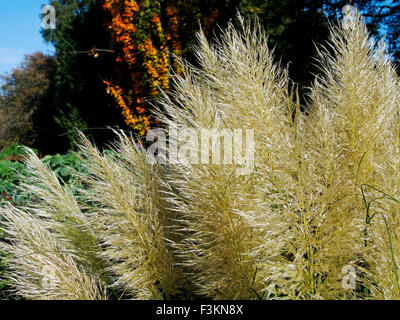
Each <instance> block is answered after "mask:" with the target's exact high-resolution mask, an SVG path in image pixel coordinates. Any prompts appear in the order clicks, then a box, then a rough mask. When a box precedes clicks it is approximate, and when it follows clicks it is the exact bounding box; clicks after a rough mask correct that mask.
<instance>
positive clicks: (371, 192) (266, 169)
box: [1, 7, 400, 299]
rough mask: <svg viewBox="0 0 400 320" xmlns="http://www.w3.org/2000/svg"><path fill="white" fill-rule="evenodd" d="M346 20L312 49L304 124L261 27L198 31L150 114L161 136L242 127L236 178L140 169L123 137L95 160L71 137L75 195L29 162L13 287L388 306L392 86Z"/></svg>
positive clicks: (355, 18)
mask: <svg viewBox="0 0 400 320" xmlns="http://www.w3.org/2000/svg"><path fill="white" fill-rule="evenodd" d="M347 9H348V11H347V15H346V16H345V19H344V21H343V22H342V23H341V25H340V26H338V27H332V30H331V36H330V44H329V50H328V49H322V50H321V51H320V58H319V63H320V67H321V69H322V71H323V73H324V75H323V76H321V77H317V78H316V79H315V82H314V85H313V88H312V91H311V94H310V105H309V113H308V114H307V115H304V114H302V113H300V111H299V109H300V105H299V103H298V96H297V97H296V94H295V93H294V92H292V91H291V90H289V88H290V86H289V77H288V72H287V70H286V69H282V68H281V67H279V66H278V65H276V64H275V63H274V59H273V54H272V52H271V51H270V50H269V48H268V44H267V38H266V36H265V34H264V33H263V31H262V29H261V28H260V27H259V26H258V25H256V26H255V27H254V28H252V27H250V26H249V25H246V24H244V23H242V27H241V28H242V29H241V31H240V32H238V31H236V30H235V28H234V27H233V25H229V27H228V28H227V30H225V32H224V35H223V37H222V38H221V39H220V40H219V41H217V42H216V43H214V44H210V43H209V42H208V41H207V39H206V37H205V35H204V33H202V32H200V34H199V36H198V38H199V45H198V47H197V49H196V55H197V57H198V59H199V66H200V67H199V68H196V67H193V66H191V65H189V64H182V65H181V67H182V70H183V73H182V74H183V76H177V77H176V78H175V82H174V85H175V88H176V89H175V91H174V92H173V93H172V96H168V95H164V96H163V98H162V99H161V100H160V101H159V111H157V115H158V116H159V118H160V121H161V123H163V125H165V126H166V127H169V128H170V129H171V128H174V129H180V128H190V129H193V130H200V129H219V130H222V129H237V128H244V129H253V130H254V149H255V150H254V151H255V161H254V163H248V164H247V165H248V167H247V169H248V170H249V172H248V173H249V174H247V175H243V174H242V173H243V172H241V171H238V170H237V169H240V166H237V165H206V164H194V163H190V162H176V161H173V159H170V160H168V162H167V165H161V164H151V163H149V161H148V158H147V154H146V152H145V150H144V149H143V147H141V146H138V145H136V143H134V142H133V141H132V139H131V138H130V137H128V136H127V135H124V134H122V133H119V134H118V139H117V142H116V143H115V147H114V150H115V151H114V152H112V153H109V152H108V153H103V152H100V151H99V150H98V149H97V148H96V147H94V146H93V144H92V143H90V142H89V140H88V139H86V138H85V137H84V136H83V135H82V136H81V141H80V151H81V155H82V161H83V162H82V164H83V166H84V167H85V170H86V172H83V173H82V174H81V175H80V179H81V181H82V183H83V184H84V186H85V187H84V188H82V189H81V190H80V191H79V192H77V193H75V195H74V192H73V191H72V190H71V188H67V187H66V186H65V185H63V184H62V183H60V181H59V179H58V178H57V176H56V175H55V174H54V172H53V171H52V170H50V168H49V167H48V166H46V165H45V164H44V163H43V162H42V161H40V160H39V158H38V157H37V156H36V155H35V154H34V153H33V152H29V157H28V159H27V162H26V163H27V170H28V171H29V173H30V176H29V177H28V178H27V179H25V181H24V182H23V184H22V187H23V188H24V190H25V191H27V192H29V193H30V194H32V195H34V197H35V201H29V202H28V203H26V205H25V207H24V208H16V207H13V206H10V205H8V206H5V207H3V209H2V210H1V213H2V214H3V216H4V217H5V219H6V220H5V233H6V237H5V238H6V240H7V241H8V242H2V243H1V248H2V250H4V252H6V253H7V254H8V255H9V262H10V263H9V264H8V268H9V272H10V273H12V275H13V277H12V285H13V286H14V287H15V289H16V290H17V292H18V293H19V294H20V295H22V296H24V297H25V298H28V299H106V298H113V297H115V296H117V295H116V291H117V292H118V293H123V294H119V295H118V297H120V298H133V299H163V298H165V299H169V298H187V297H190V298H194V297H206V298H210V299H357V298H358V299H359V298H363V299H369V298H375V299H398V298H399V297H400V285H399V278H398V271H399V270H398V268H399V267H398V263H399V261H398V259H399V257H400V234H399V230H400V228H399V227H400V226H399V218H398V212H399V208H400V200H399V199H400V189H399V186H400V183H399V182H400V180H399V179H400V178H399V172H400V170H399V169H400V168H399V160H398V159H399V153H400V135H399V132H400V129H399V128H400V117H399V112H398V106H399V102H400V95H399V85H400V82H399V78H398V76H397V74H396V72H395V69H394V67H393V64H392V62H391V60H390V56H389V55H388V53H387V52H386V51H385V49H384V47H383V45H382V44H379V45H376V44H375V42H374V41H373V39H371V38H369V35H368V32H367V30H366V27H365V25H364V23H363V20H362V18H361V17H360V16H359V15H358V13H357V12H355V11H354V10H353V9H351V7H347ZM239 20H240V19H239ZM177 104H178V105H179V106H181V108H177ZM170 142H172V143H176V144H177V145H178V147H179V148H180V147H188V146H187V144H186V141H182V140H178V141H175V140H173V137H172V136H171V137H170ZM192 148H193V149H189V151H191V152H198V151H199V150H198V148H197V147H196V146H195V145H192ZM76 194H79V197H76ZM349 270H350V274H348V273H349V272H348V271H349ZM346 276H353V277H355V279H356V281H355V286H354V287H353V286H350V287H349V286H346V285H345V284H346V283H343V279H344V278H345V277H346Z"/></svg>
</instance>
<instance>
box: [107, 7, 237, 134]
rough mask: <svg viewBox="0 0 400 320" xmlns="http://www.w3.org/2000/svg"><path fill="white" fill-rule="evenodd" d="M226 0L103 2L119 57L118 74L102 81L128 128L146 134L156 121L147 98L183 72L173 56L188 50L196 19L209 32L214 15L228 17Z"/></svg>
mask: <svg viewBox="0 0 400 320" xmlns="http://www.w3.org/2000/svg"><path fill="white" fill-rule="evenodd" d="M235 1H236V2H238V1H237V0H234V2H235ZM227 4H229V1H228V2H225V3H224V4H221V2H220V1H200V0H190V1H180V0H104V5H103V8H104V9H105V10H107V11H109V12H110V13H111V20H110V23H109V25H108V28H109V30H110V32H111V37H112V41H113V44H114V48H113V49H114V50H115V51H116V53H117V56H116V61H117V62H118V63H119V69H118V70H117V72H116V77H115V78H114V79H108V80H106V81H104V82H105V84H106V85H107V92H108V93H109V94H110V95H112V96H113V97H114V98H115V100H116V103H117V105H118V106H119V107H120V108H121V109H122V115H123V117H124V120H125V123H126V124H127V125H128V126H129V127H130V128H132V129H134V130H135V131H136V132H137V133H139V134H140V135H144V134H145V133H146V132H147V131H148V130H150V128H151V127H152V126H154V124H155V123H156V120H155V119H153V118H152V117H151V114H150V108H149V103H148V102H147V101H148V100H149V98H154V97H157V96H158V95H159V94H160V90H164V91H168V90H169V89H170V88H171V81H170V72H171V70H174V72H175V73H177V74H179V73H180V72H181V70H180V68H179V66H178V64H177V63H176V62H175V60H174V56H182V55H184V56H186V57H189V56H190V54H191V41H192V39H193V38H194V35H195V33H196V31H197V30H198V28H199V23H200V24H201V25H202V26H203V28H204V29H205V32H206V33H209V32H210V31H211V30H212V29H213V27H214V26H215V24H216V21H217V18H219V17H226V18H223V19H220V20H218V22H219V23H221V22H222V23H223V21H221V20H227V18H228V17H230V15H228V14H227V10H226V8H225V9H224V8H222V7H223V6H227ZM230 8H233V9H234V8H235V7H234V6H230ZM228 11H229V10H228ZM231 11H232V12H231V13H232V15H233V13H234V11H233V10H232V9H231ZM220 12H224V13H225V16H224V15H221V14H220Z"/></svg>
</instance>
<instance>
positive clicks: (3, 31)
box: [0, 0, 53, 74]
mask: <svg viewBox="0 0 400 320" xmlns="http://www.w3.org/2000/svg"><path fill="white" fill-rule="evenodd" d="M48 3H49V1H48V0H0V74H3V73H5V72H10V71H11V70H12V69H13V68H15V67H17V66H18V65H19V64H20V63H21V61H22V60H23V57H24V55H26V54H30V53H33V52H35V51H42V52H44V53H52V52H53V49H52V47H51V46H50V45H46V44H45V43H44V41H43V39H42V37H41V35H40V28H41V18H40V15H41V11H42V10H41V8H42V5H45V4H48Z"/></svg>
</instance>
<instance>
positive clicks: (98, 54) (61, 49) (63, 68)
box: [42, 0, 124, 147]
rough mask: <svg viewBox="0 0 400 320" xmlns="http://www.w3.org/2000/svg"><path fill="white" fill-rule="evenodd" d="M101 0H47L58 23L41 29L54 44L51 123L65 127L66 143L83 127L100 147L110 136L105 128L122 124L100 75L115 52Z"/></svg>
mask: <svg viewBox="0 0 400 320" xmlns="http://www.w3.org/2000/svg"><path fill="white" fill-rule="evenodd" d="M102 2H103V1H101V0H51V1H50V4H51V5H53V6H54V7H55V9H56V14H57V27H56V29H55V30H43V31H42V32H43V36H44V38H45V40H46V41H48V42H50V43H52V44H53V45H54V47H55V51H56V56H57V73H56V78H55V85H56V93H55V99H54V106H55V108H56V110H57V114H56V121H57V122H58V123H59V124H60V126H61V127H62V128H63V129H64V134H66V135H67V136H68V138H69V141H70V144H71V147H73V146H74V141H75V138H76V131H75V129H79V130H83V131H85V133H86V134H87V135H88V136H90V137H91V138H93V139H94V140H95V141H96V142H97V143H98V144H99V145H102V144H104V143H106V142H107V141H108V140H109V139H110V137H111V136H112V133H111V132H110V130H107V129H106V127H108V126H112V127H116V126H119V125H122V126H123V125H124V124H123V122H122V121H121V116H120V112H119V110H118V109H117V108H116V107H115V103H114V101H113V100H112V98H111V97H110V96H108V95H107V93H106V90H105V86H104V84H103V79H107V78H108V77H109V76H110V74H112V72H113V70H114V68H115V56H114V53H113V50H112V47H111V44H110V38H109V33H108V30H107V29H106V27H105V18H106V16H105V15H106V12H105V11H104V10H102Z"/></svg>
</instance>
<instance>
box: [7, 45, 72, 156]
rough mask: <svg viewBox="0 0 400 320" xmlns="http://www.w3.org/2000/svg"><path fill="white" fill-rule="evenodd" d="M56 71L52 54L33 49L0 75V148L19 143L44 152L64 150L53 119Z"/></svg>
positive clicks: (57, 127)
mask: <svg viewBox="0 0 400 320" xmlns="http://www.w3.org/2000/svg"><path fill="white" fill-rule="evenodd" d="M55 73H56V60H55V57H50V56H46V55H44V54H42V53H40V52H36V53H33V54H31V55H28V56H26V57H25V60H24V61H23V62H22V63H21V65H20V66H19V67H18V68H16V69H14V70H13V71H12V72H11V74H9V75H5V76H2V77H1V78H3V81H4V84H3V85H2V87H1V95H0V146H1V147H4V146H7V145H9V144H10V143H20V144H24V145H27V146H30V147H34V148H36V149H38V150H40V151H41V152H43V153H53V152H61V151H64V150H63V148H62V146H63V145H65V142H66V141H65V139H64V138H63V137H62V136H61V132H62V131H61V128H60V127H59V126H58V125H57V123H56V122H55V120H54V107H53V99H54V93H55Z"/></svg>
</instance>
